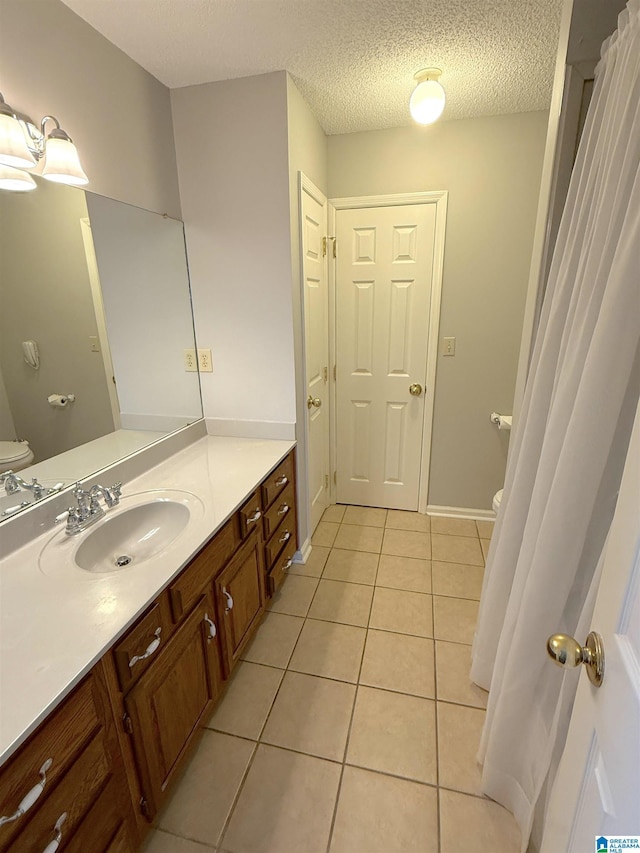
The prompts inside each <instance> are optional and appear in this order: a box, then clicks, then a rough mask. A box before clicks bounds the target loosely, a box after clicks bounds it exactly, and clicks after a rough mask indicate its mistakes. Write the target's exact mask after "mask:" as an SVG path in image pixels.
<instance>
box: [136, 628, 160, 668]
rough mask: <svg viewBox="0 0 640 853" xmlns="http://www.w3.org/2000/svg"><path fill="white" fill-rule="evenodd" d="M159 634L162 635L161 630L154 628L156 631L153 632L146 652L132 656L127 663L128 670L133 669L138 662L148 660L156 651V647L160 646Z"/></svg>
mask: <svg viewBox="0 0 640 853" xmlns="http://www.w3.org/2000/svg"><path fill="white" fill-rule="evenodd" d="M161 633H162V628H156V630H155V631H154V632H153V636H154V638H153V640H151V642H150V643H149V645H148V646H147V650H146V651H145V652H144V654H141V655H134V656H133V657H132V658H131V660H130V661H129V669H133V667H134V666H135V665H136V664H137V663H138V662H139V661H141V660H146V659H147V658H150V657H151V655H152V654H153V653H154V652H157V651H158V646H159V645H160V634H161Z"/></svg>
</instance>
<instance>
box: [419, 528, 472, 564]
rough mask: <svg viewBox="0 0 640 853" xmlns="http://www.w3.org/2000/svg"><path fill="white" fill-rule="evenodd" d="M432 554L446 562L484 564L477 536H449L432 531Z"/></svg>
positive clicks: (435, 558) (433, 556)
mask: <svg viewBox="0 0 640 853" xmlns="http://www.w3.org/2000/svg"><path fill="white" fill-rule="evenodd" d="M431 554H432V559H433V560H440V561H442V562H445V563H464V564H465V565H467V566H484V560H483V558H482V550H481V549H480V540H479V539H478V537H477V536H476V537H472V536H447V535H443V534H435V533H432V534H431Z"/></svg>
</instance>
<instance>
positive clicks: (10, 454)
mask: <svg viewBox="0 0 640 853" xmlns="http://www.w3.org/2000/svg"><path fill="white" fill-rule="evenodd" d="M32 462H33V451H32V450H31V448H30V447H29V442H28V441H0V474H4V473H5V471H22V469H23V468H28V467H29V465H31V463H32Z"/></svg>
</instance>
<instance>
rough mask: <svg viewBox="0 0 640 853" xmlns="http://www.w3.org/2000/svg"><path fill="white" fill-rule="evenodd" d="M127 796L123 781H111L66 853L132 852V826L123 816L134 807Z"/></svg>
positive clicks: (70, 842)
mask: <svg viewBox="0 0 640 853" xmlns="http://www.w3.org/2000/svg"><path fill="white" fill-rule="evenodd" d="M126 796H127V789H126V781H125V780H124V778H123V779H122V781H121V782H120V783H118V780H117V779H115V778H111V779H110V780H109V782H108V783H107V785H106V787H105V788H104V789H103V791H102V792H101V794H100V796H99V797H98V799H97V800H96V801H95V803H94V804H93V806H92V807H91V809H89V811H88V813H87V815H86V816H85V818H84V820H83V821H82V823H81V824H80V826H79V827H78V829H77V831H76V832H75V833H74V834H73V838H71V839H70V840H69V844H68V846H67V847H65V853H88V851H91V853H108V851H111V853H113V851H116V850H120V851H122V853H133V851H134V850H135V849H136V845H135V844H134V841H133V837H132V827H131V825H130V823H129V821H128V820H127V819H125V817H124V816H125V815H127V814H129V813H130V810H131V804H130V803H127V802H126V800H124V799H123V798H124V797H126ZM63 830H64V826H63ZM118 839H120V840H119V841H118ZM118 844H119V846H117V845H118ZM114 845H115V846H114Z"/></svg>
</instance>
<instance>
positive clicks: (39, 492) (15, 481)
mask: <svg viewBox="0 0 640 853" xmlns="http://www.w3.org/2000/svg"><path fill="white" fill-rule="evenodd" d="M0 484H4V490H5V492H6V493H7V494H8V495H15V493H16V492H19V491H20V489H24V490H25V491H28V492H33V499H34V501H39V500H40V498H44V497H45V496H46V495H50V494H52V493H53V492H57V491H60V489H61V488H62V483H60V485H59V486H54V488H53V489H47V488H45V487H44V486H41V485H40V483H39V482H38V481H37V479H36V478H35V477H34V478H33V479H32V480H31V482H30V483H27V481H26V480H23V479H22V477H20V476H19V475H18V474H14V473H13V471H6V472H5V473H4V474H2V476H0Z"/></svg>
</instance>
